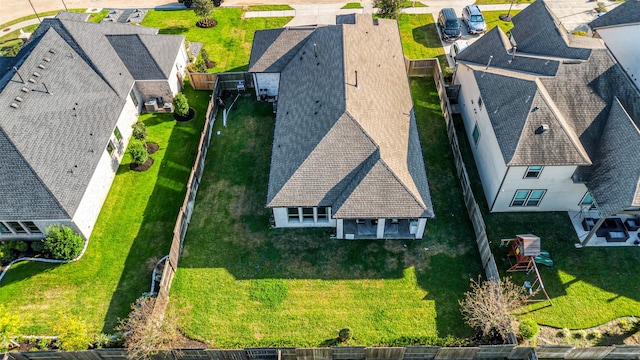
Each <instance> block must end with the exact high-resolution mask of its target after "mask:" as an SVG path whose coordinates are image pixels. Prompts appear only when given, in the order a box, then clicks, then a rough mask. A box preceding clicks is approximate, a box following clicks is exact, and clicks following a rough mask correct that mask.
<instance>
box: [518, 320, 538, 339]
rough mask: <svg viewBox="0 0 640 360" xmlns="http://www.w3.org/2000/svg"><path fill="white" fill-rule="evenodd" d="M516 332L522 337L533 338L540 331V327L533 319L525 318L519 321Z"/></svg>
mask: <svg viewBox="0 0 640 360" xmlns="http://www.w3.org/2000/svg"><path fill="white" fill-rule="evenodd" d="M518 332H519V333H520V336H522V338H523V339H525V340H531V339H533V338H535V337H536V336H537V335H538V333H540V328H539V327H538V324H537V323H536V322H535V321H533V320H531V319H526V320H522V321H521V322H520V325H519V326H518Z"/></svg>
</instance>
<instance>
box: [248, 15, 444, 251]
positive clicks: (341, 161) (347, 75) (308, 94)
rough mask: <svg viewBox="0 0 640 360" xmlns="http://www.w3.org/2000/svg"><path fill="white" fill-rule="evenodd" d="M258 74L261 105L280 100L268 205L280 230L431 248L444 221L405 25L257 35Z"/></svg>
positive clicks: (368, 22) (353, 24)
mask: <svg viewBox="0 0 640 360" xmlns="http://www.w3.org/2000/svg"><path fill="white" fill-rule="evenodd" d="M380 46H384V48H385V51H380V50H379V49H380ZM249 72H251V73H253V74H254V83H255V87H256V96H257V97H258V98H259V99H264V98H265V94H267V97H268V98H271V97H277V104H278V106H277V110H278V111H277V115H276V120H275V131H274V137H273V148H272V154H271V169H270V174H269V184H268V195H267V202H266V206H267V207H268V208H270V209H272V211H273V217H274V220H275V226H276V227H334V228H336V237H337V238H339V239H420V238H422V236H423V234H424V229H425V226H426V223H427V220H428V219H430V218H433V217H434V212H433V204H432V202H431V194H430V192H429V183H428V180H427V173H426V169H425V164H424V158H423V156H422V148H421V145H420V139H419V138H418V130H417V125H416V120H415V113H414V109H413V102H412V99H411V93H410V89H409V82H408V78H407V74H406V69H405V65H404V56H403V52H402V45H401V43H400V34H399V31H398V26H397V23H396V22H395V21H393V20H384V19H375V20H374V19H372V17H371V16H370V15H346V16H338V17H337V25H329V26H321V27H313V28H285V29H272V30H264V31H257V32H256V34H255V38H254V44H253V48H252V51H251V58H250V63H249Z"/></svg>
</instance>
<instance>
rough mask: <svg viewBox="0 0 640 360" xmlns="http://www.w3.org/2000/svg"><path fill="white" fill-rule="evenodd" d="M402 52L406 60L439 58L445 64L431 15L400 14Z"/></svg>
mask: <svg viewBox="0 0 640 360" xmlns="http://www.w3.org/2000/svg"><path fill="white" fill-rule="evenodd" d="M398 28H399V29H400V37H401V39H402V50H403V51H404V56H406V57H407V58H408V59H427V58H434V57H437V58H440V63H441V64H442V63H443V60H444V64H446V63H447V61H446V59H445V57H444V50H443V49H442V43H441V42H440V37H439V36H438V30H436V24H435V21H434V20H433V15H431V14H416V15H413V14H402V15H400V18H399V19H398Z"/></svg>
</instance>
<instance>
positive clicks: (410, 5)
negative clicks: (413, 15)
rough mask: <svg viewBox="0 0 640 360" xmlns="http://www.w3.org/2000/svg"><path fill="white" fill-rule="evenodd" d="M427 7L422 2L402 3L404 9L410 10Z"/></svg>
mask: <svg viewBox="0 0 640 360" xmlns="http://www.w3.org/2000/svg"><path fill="white" fill-rule="evenodd" d="M426 6H427V5H425V4H423V3H421V2H420V1H404V2H403V3H402V7H403V8H410V7H426Z"/></svg>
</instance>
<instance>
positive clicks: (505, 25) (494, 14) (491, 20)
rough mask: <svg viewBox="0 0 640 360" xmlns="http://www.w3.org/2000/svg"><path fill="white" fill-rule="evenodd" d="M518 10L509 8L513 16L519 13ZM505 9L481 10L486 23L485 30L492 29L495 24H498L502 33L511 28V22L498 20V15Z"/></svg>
mask: <svg viewBox="0 0 640 360" xmlns="http://www.w3.org/2000/svg"><path fill="white" fill-rule="evenodd" d="M519 12H520V10H513V9H512V10H511V16H512V17H513V16H515V15H516V14H517V13H519ZM506 13H507V11H506V10H495V11H483V12H482V15H483V16H484V22H485V23H486V24H487V31H489V30H491V29H493V28H494V27H496V26H499V27H500V28H501V29H502V31H504V33H505V34H506V33H508V32H509V31H511V29H513V23H512V22H511V21H502V20H500V15H502V14H506Z"/></svg>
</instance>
